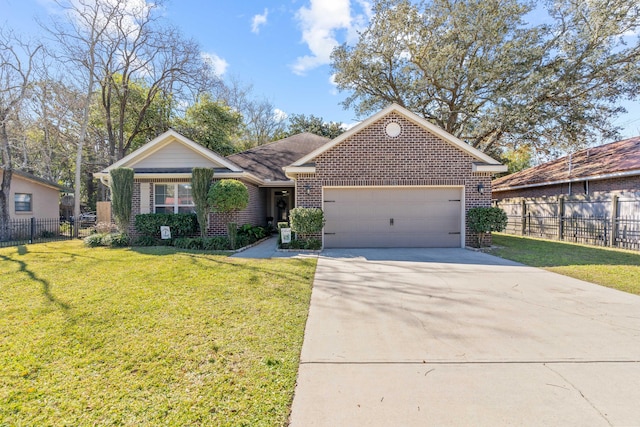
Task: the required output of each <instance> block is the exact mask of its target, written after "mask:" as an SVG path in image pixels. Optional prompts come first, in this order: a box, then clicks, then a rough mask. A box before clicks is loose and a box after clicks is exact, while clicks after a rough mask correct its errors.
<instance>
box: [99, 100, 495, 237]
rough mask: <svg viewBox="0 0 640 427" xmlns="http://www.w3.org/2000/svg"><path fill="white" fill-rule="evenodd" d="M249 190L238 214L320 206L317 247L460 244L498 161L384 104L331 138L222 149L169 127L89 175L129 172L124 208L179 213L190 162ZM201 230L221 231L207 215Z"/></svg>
mask: <svg viewBox="0 0 640 427" xmlns="http://www.w3.org/2000/svg"><path fill="white" fill-rule="evenodd" d="M196 166H197V167H211V168H213V169H214V180H216V179H222V178H232V179H238V180H240V181H242V182H243V183H244V184H245V185H246V186H247V187H248V189H249V196H250V202H249V207H248V208H247V209H246V210H245V211H243V212H240V213H239V217H238V218H237V222H238V223H240V224H242V223H251V224H254V225H265V224H266V222H267V220H273V221H274V222H277V221H281V220H287V219H288V211H289V209H290V208H291V207H294V206H295V207H317V208H321V209H323V210H324V212H325V217H326V221H327V222H326V226H325V229H324V232H323V244H324V247H464V246H465V245H467V244H471V243H472V242H473V236H471V233H470V231H469V230H468V228H467V227H466V222H465V218H466V215H465V214H466V211H467V210H468V209H470V208H472V207H475V206H490V204H491V178H492V176H493V174H495V173H498V172H504V171H505V170H506V167H505V166H504V165H501V164H500V163H499V162H497V161H496V160H494V159H492V158H491V157H489V156H487V155H486V154H484V153H482V152H480V151H478V150H476V149H475V148H473V147H471V146H470V145H468V144H465V143H464V142H463V141H461V140H459V139H458V138H456V137H454V136H452V135H451V134H449V133H447V132H445V131H443V130H442V129H440V128H438V127H437V126H434V125H433V124H431V123H429V122H428V121H426V120H425V119H423V118H421V117H419V116H417V115H415V114H413V113H411V112H410V111H408V110H406V109H405V108H403V107H401V106H399V105H396V104H392V105H390V106H389V107H387V108H385V109H384V110H382V111H380V112H378V113H377V114H375V115H373V116H372V117H370V118H368V119H367V120H364V121H363V122H361V123H359V124H358V125H356V126H355V127H353V128H351V129H350V130H348V131H347V132H345V133H343V134H342V135H340V136H339V137H337V138H335V139H333V140H328V139H326V138H323V137H319V136H316V135H312V134H308V133H305V134H300V135H295V136H292V137H289V138H286V139H283V140H280V141H276V142H272V143H270V144H267V145H264V146H260V147H256V148H253V149H251V150H248V151H245V152H242V153H238V154H234V155H231V156H227V157H222V156H220V155H218V154H216V153H214V152H212V151H210V150H208V149H207V148H205V147H203V146H201V145H199V144H197V143H195V142H193V141H190V140H189V139H187V138H185V137H184V136H182V135H180V134H179V133H177V132H175V131H173V130H169V131H167V132H165V133H164V134H162V135H160V136H158V137H157V138H156V139H154V140H153V141H151V142H149V143H148V144H146V145H144V146H143V147H141V148H140V149H138V150H136V151H135V152H133V153H131V154H129V155H128V156H126V157H124V158H123V159H122V160H120V161H118V162H116V163H114V164H113V165H111V166H109V167H108V168H106V169H104V170H103V171H101V172H99V173H97V174H95V175H96V177H98V178H100V179H101V180H102V181H103V182H105V183H106V184H108V179H109V171H110V170H111V169H113V168H117V167H129V168H132V169H134V171H135V176H134V180H135V187H134V196H133V197H134V200H133V214H134V215H135V214H138V213H146V212H187V211H191V210H192V209H193V202H192V199H191V195H190V178H191V168H193V167H196ZM211 219H212V221H211V226H210V229H209V230H208V233H209V234H211V235H215V234H222V233H224V232H225V229H224V226H223V223H222V221H221V220H220V218H217V215H216V214H212V218H211Z"/></svg>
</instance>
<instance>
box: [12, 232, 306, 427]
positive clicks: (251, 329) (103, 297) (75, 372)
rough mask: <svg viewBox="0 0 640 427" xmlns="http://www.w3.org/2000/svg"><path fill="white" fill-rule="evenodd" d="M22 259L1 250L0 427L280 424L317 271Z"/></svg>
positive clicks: (55, 251) (123, 257) (143, 255)
mask: <svg viewBox="0 0 640 427" xmlns="http://www.w3.org/2000/svg"><path fill="white" fill-rule="evenodd" d="M30 248H32V249H33V250H29V251H27V252H26V253H24V252H23V253H19V251H18V249H17V248H4V249H0V259H2V261H1V264H2V267H1V269H2V304H0V336H2V337H3V339H2V340H1V341H0V349H1V350H2V351H0V378H2V381H0V401H1V402H2V404H0V420H2V421H1V422H0V424H5V425H8V426H19V425H25V426H61V425H73V426H84V425H113V426H116V425H117V426H125V425H127V426H151V425H171V426H174V425H175V426H220V427H225V426H228V427H230V426H242V425H245V426H282V425H286V423H287V417H288V414H289V410H290V405H291V401H292V398H293V391H294V387H295V381H296V375H297V371H298V362H299V356H300V349H301V346H302V340H303V333H304V325H305V322H306V318H307V313H308V310H309V298H310V294H311V283H312V281H313V272H314V268H315V265H316V261H315V260H313V259H304V260H301V259H287V260H278V259H273V260H249V259H236V258H230V257H227V256H223V255H213V254H206V253H195V254H194V253H190V252H189V251H185V250H180V249H176V248H171V247H154V248H135V249H133V250H131V249H117V248H94V249H87V248H84V247H82V243H81V242H79V241H77V240H74V241H67V242H60V243H55V244H54V243H47V244H38V245H33V246H30ZM52 402H55V405H52Z"/></svg>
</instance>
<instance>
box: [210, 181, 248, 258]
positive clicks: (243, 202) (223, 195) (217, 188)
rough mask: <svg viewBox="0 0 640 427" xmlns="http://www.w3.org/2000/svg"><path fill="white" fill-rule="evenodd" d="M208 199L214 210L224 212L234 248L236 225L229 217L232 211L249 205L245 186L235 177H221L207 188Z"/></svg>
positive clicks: (232, 247) (233, 247)
mask: <svg viewBox="0 0 640 427" xmlns="http://www.w3.org/2000/svg"><path fill="white" fill-rule="evenodd" d="M208 200H209V203H210V204H211V206H213V210H214V211H215V212H218V213H221V214H226V216H227V235H228V236H229V240H230V241H231V249H235V248H236V236H237V232H238V225H237V224H236V223H235V222H232V221H231V218H232V216H233V213H235V212H237V211H241V210H242V209H246V207H247V206H248V205H249V190H248V189H247V186H246V185H244V184H243V183H242V182H240V181H238V180H236V179H221V180H220V181H217V182H216V183H215V184H213V185H212V186H211V188H210V189H209V197H208Z"/></svg>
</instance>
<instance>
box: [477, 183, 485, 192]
mask: <svg viewBox="0 0 640 427" xmlns="http://www.w3.org/2000/svg"><path fill="white" fill-rule="evenodd" d="M478 193H480V194H484V185H483V184H482V183H480V184H478Z"/></svg>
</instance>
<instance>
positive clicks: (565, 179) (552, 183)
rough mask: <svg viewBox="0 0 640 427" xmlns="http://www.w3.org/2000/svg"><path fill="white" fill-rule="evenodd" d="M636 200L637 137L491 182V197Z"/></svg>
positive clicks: (639, 179)
mask: <svg viewBox="0 0 640 427" xmlns="http://www.w3.org/2000/svg"><path fill="white" fill-rule="evenodd" d="M560 195H565V196H580V195H584V196H585V197H597V198H610V197H611V196H612V195H618V196H622V197H630V198H638V199H640V136H637V137H634V138H629V139H625V140H622V141H617V142H612V143H610V144H605V145H600V146H598V147H593V148H587V149H585V150H581V151H578V152H576V153H572V154H570V155H568V156H565V157H562V158H559V159H557V160H553V161H551V162H548V163H544V164H541V165H538V166H535V167H532V168H529V169H526V170H523V171H520V172H516V173H514V174H511V175H507V176H503V177H501V178H498V179H496V180H494V181H493V198H494V199H495V200H497V201H500V200H504V199H514V198H539V197H555V196H560Z"/></svg>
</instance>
